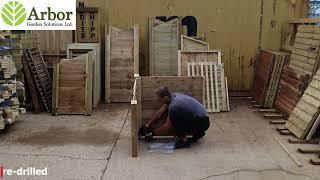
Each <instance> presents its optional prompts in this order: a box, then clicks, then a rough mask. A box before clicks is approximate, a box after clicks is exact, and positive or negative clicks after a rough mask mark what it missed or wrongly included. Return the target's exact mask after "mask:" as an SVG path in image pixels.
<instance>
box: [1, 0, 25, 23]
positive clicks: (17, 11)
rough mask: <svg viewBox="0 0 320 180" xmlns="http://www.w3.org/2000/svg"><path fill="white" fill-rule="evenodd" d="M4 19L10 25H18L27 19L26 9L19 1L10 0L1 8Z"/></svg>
mask: <svg viewBox="0 0 320 180" xmlns="http://www.w3.org/2000/svg"><path fill="white" fill-rule="evenodd" d="M1 17H2V20H3V21H4V22H5V23H6V24H7V25H9V26H18V25H20V24H22V23H23V22H24V21H25V19H26V9H25V8H24V6H23V5H22V4H21V3H20V2H18V1H10V2H8V3H6V4H5V5H4V6H3V7H2V9H1Z"/></svg>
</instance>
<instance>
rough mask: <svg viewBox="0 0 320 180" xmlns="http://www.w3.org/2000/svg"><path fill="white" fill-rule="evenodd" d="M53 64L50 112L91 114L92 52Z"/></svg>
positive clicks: (55, 113)
mask: <svg viewBox="0 0 320 180" xmlns="http://www.w3.org/2000/svg"><path fill="white" fill-rule="evenodd" d="M91 53H93V52H89V53H88V54H83V55H81V56H78V57H75V58H73V59H62V60H61V62H60V63H58V64H56V65H55V66H54V76H53V77H54V79H53V97H52V99H53V101H52V114H53V115H59V114H84V115H91V114H92V99H93V97H92V71H93V68H92V67H93V66H92V62H93V61H92V60H91V59H90V58H92V54H91Z"/></svg>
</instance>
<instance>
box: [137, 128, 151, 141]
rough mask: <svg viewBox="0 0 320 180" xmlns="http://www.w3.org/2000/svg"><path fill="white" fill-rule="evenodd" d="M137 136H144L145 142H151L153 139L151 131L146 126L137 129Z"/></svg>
mask: <svg viewBox="0 0 320 180" xmlns="http://www.w3.org/2000/svg"><path fill="white" fill-rule="evenodd" d="M138 134H139V136H144V137H145V139H146V140H147V141H151V140H152V139H153V132H152V129H151V128H149V127H147V126H146V125H144V126H142V127H141V128H140V129H139V133H138Z"/></svg>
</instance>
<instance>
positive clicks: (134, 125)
mask: <svg viewBox="0 0 320 180" xmlns="http://www.w3.org/2000/svg"><path fill="white" fill-rule="evenodd" d="M137 114H138V103H137V100H132V101H131V153H132V157H137V156H138V116H137Z"/></svg>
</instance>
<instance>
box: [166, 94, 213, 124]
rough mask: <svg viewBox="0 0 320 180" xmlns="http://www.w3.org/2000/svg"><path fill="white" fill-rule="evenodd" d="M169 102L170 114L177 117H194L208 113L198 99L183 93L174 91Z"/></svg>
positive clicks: (173, 117) (174, 117)
mask: <svg viewBox="0 0 320 180" xmlns="http://www.w3.org/2000/svg"><path fill="white" fill-rule="evenodd" d="M171 96H172V97H171V102H170V104H169V115H170V118H171V119H172V120H175V119H184V120H188V119H193V118H195V117H204V116H206V115H207V112H206V109H205V108H204V107H203V105H202V104H201V103H200V102H199V101H197V100H196V99H194V98H192V97H190V96H187V95H184V94H182V93H172V95H171Z"/></svg>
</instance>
